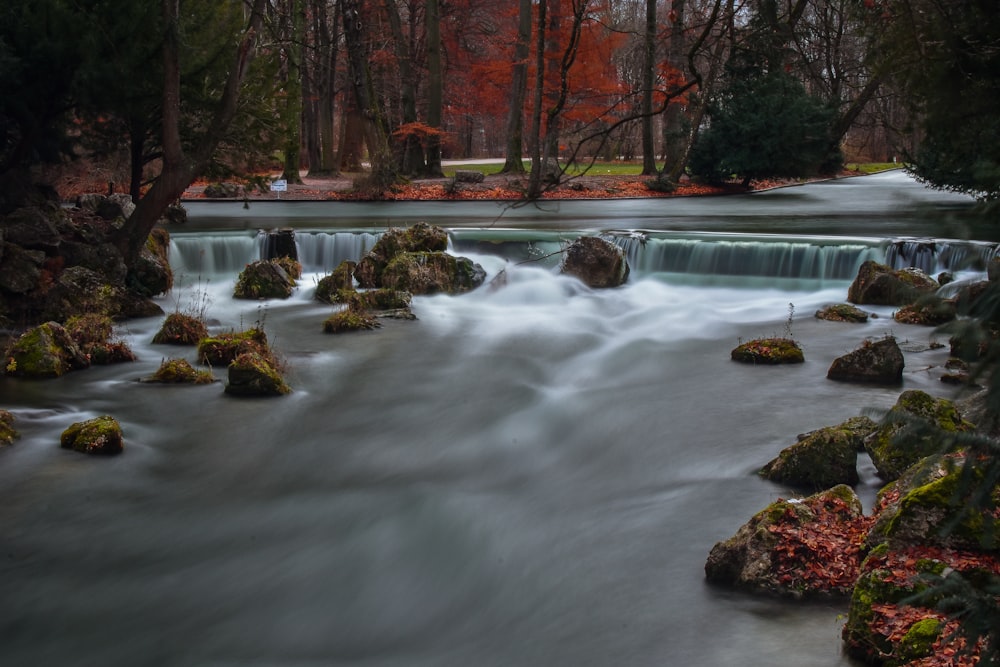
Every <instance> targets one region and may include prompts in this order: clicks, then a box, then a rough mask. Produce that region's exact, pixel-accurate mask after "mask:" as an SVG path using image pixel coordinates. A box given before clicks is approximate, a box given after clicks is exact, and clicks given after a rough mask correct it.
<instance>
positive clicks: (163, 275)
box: [127, 227, 174, 297]
mask: <svg viewBox="0 0 1000 667" xmlns="http://www.w3.org/2000/svg"><path fill="white" fill-rule="evenodd" d="M127 280H128V284H129V287H131V288H132V289H133V290H135V291H136V292H138V293H139V294H141V295H143V296H147V297H148V296H156V295H157V294H165V293H166V292H169V291H170V289H171V288H172V287H173V286H174V273H173V271H172V270H171V268H170V234H169V233H167V231H166V230H164V229H161V228H159V227H157V228H155V229H153V231H152V232H151V233H150V235H149V237H148V238H147V239H146V245H145V246H144V247H143V249H142V252H141V253H139V257H138V258H136V261H135V263H134V264H133V265H132V267H131V268H130V269H129V273H128V278H127Z"/></svg>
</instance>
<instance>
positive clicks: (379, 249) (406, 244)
mask: <svg viewBox="0 0 1000 667" xmlns="http://www.w3.org/2000/svg"><path fill="white" fill-rule="evenodd" d="M447 249H448V234H447V233H446V232H445V231H444V230H443V229H441V228H440V227H437V226H431V225H428V224H427V223H426V222H418V223H417V224H415V225H413V226H412V227H409V228H400V229H390V230H389V231H387V232H386V233H384V234H382V236H380V237H379V239H378V241H376V242H375V245H374V246H373V247H372V249H371V250H370V251H369V252H368V254H367V255H365V256H364V257H363V258H362V259H361V261H360V262H358V264H357V266H356V267H355V269H354V277H355V278H356V279H357V281H358V284H359V285H360V286H361V287H366V288H371V287H382V286H383V284H382V273H383V271H385V268H386V267H387V266H388V265H389V262H390V261H392V259H393V258H394V257H396V256H397V255H399V254H401V253H412V252H423V253H430V252H442V253H443V252H444V251H446V250H447ZM415 293H416V292H415Z"/></svg>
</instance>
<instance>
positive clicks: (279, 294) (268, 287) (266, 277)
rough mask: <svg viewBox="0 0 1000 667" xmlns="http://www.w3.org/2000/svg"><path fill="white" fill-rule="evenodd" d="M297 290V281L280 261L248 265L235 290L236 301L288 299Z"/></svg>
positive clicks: (262, 261)
mask: <svg viewBox="0 0 1000 667" xmlns="http://www.w3.org/2000/svg"><path fill="white" fill-rule="evenodd" d="M294 289H295V279H294V278H293V277H292V276H291V275H289V274H288V272H287V271H286V270H285V267H284V266H283V265H282V262H281V261H280V260H273V259H270V260H259V261H256V262H251V263H250V264H247V265H246V267H244V269H243V270H242V271H241V272H240V275H239V278H237V280H236V287H235V288H234V289H233V298H235V299H287V298H288V297H290V296H291V295H292V291H293V290H294Z"/></svg>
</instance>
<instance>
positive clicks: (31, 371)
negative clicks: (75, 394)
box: [6, 322, 90, 378]
mask: <svg viewBox="0 0 1000 667" xmlns="http://www.w3.org/2000/svg"><path fill="white" fill-rule="evenodd" d="M89 366H90V360H89V359H88V358H87V355H86V354H84V353H83V351H81V350H80V347H79V346H78V345H77V344H76V341H74V340H73V337H72V336H70V335H69V332H67V331H66V329H65V328H64V327H63V326H62V325H61V324H59V323H58V322H46V323H45V324H40V325H38V326H37V327H34V328H32V329H29V330H28V331H26V332H24V333H23V334H22V335H21V337H20V338H18V339H17V341H15V342H14V345H13V346H12V347H11V349H10V355H9V358H8V359H7V366H6V371H7V374H8V375H13V376H15V377H26V378H54V377H59V376H61V375H65V374H66V373H68V372H70V371H75V370H81V369H84V368H87V367H89Z"/></svg>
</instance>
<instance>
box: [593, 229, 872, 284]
mask: <svg viewBox="0 0 1000 667" xmlns="http://www.w3.org/2000/svg"><path fill="white" fill-rule="evenodd" d="M604 238H606V239H608V240H609V241H611V242H613V243H615V244H616V245H618V246H619V247H621V248H622V249H623V250H624V251H625V255H626V257H627V259H628V262H629V265H630V266H631V267H632V269H633V270H634V271H638V272H639V273H640V274H656V273H670V274H682V275H689V276H733V277H754V278H782V279H798V280H803V279H804V280H819V281H824V280H834V281H841V280H852V279H853V278H854V277H855V276H856V275H857V271H858V268H859V267H860V266H861V264H862V263H864V262H865V261H867V260H875V261H880V262H881V261H884V257H885V253H884V250H883V249H882V247H881V246H880V245H879V244H878V242H877V241H865V240H856V239H836V240H835V239H826V238H809V237H801V238H793V237H762V236H756V237H755V236H745V237H735V236H713V235H684V236H679V235H673V236H662V235H653V234H645V233H639V232H633V233H630V234H605V235H604Z"/></svg>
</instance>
